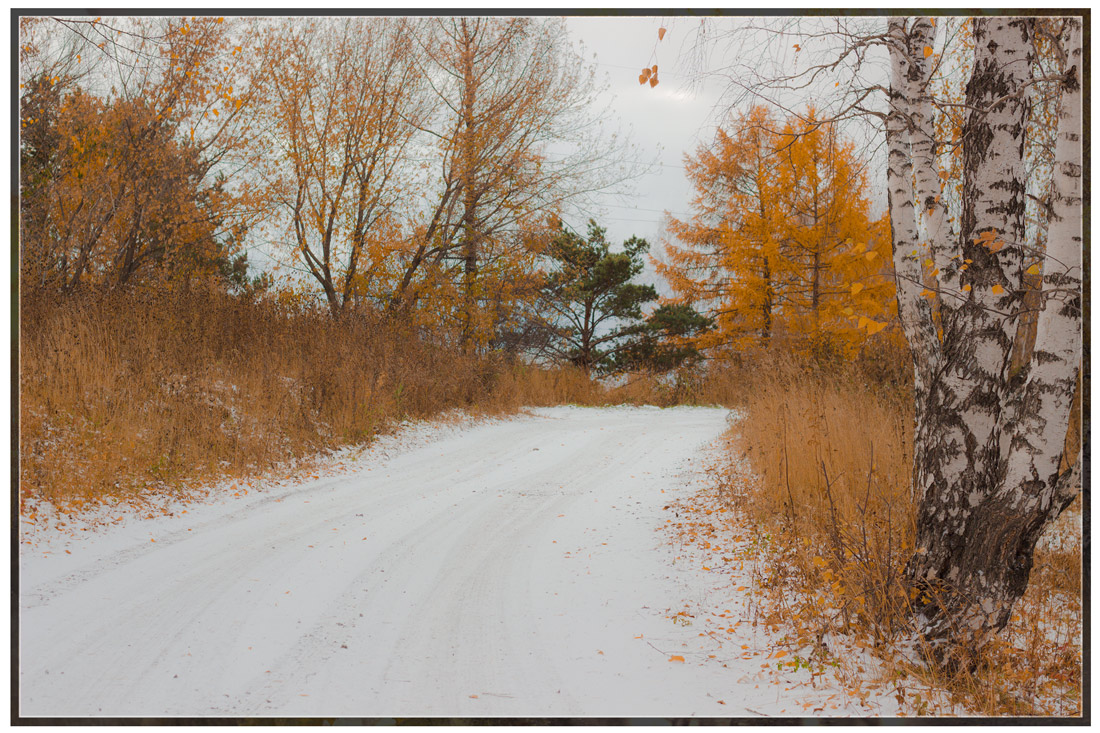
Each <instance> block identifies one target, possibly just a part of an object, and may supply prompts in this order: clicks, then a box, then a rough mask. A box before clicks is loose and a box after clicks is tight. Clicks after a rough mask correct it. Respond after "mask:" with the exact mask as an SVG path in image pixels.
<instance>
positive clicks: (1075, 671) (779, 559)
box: [714, 341, 1084, 717]
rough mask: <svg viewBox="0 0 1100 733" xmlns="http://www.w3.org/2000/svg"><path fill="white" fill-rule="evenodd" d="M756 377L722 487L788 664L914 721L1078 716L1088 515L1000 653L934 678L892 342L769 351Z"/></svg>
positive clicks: (1055, 555)
mask: <svg viewBox="0 0 1100 733" xmlns="http://www.w3.org/2000/svg"><path fill="white" fill-rule="evenodd" d="M752 364H753V367H752V368H751V369H743V370H741V371H740V373H739V374H738V376H737V378H736V379H735V380H733V381H734V383H736V384H737V398H736V404H737V405H738V407H739V409H740V410H741V412H742V419H741V420H740V421H739V422H738V424H737V425H736V426H735V427H734V428H733V429H732V430H731V439H730V443H729V445H730V451H729V454H728V462H727V463H726V465H725V467H724V468H720V469H719V470H718V471H716V472H715V483H714V490H715V491H717V492H718V494H719V496H720V497H721V499H722V500H723V503H724V504H725V506H727V507H729V508H730V509H733V510H734V513H733V515H734V516H736V517H737V519H736V520H734V521H744V520H748V522H749V523H750V525H751V527H752V528H753V543H754V545H755V547H756V548H757V551H758V557H759V560H760V562H759V564H758V565H757V568H756V571H755V574H754V590H755V591H756V592H757V599H758V604H759V605H758V609H757V610H758V613H759V615H760V617H761V618H764V619H767V620H768V621H769V622H770V623H774V624H775V625H776V628H777V629H778V630H779V631H778V633H777V638H780V639H782V640H783V643H784V644H785V645H786V646H787V648H788V649H789V652H790V653H791V654H793V655H795V656H797V657H799V658H802V659H805V660H807V663H808V664H810V665H813V666H816V667H819V668H824V667H836V668H837V670H838V672H839V674H840V675H841V678H842V679H844V680H846V688H847V690H848V694H850V695H852V696H854V697H857V698H858V697H859V696H861V695H867V694H869V693H870V692H871V691H872V690H889V691H891V692H892V694H893V695H895V696H896V697H897V698H898V700H899V703H900V704H901V709H902V710H903V711H904V712H905V713H906V714H909V715H925V716H929V715H983V716H1001V715H1012V716H1058V717H1062V716H1075V715H1080V714H1081V711H1082V698H1081V695H1082V673H1083V666H1082V662H1083V659H1082V650H1083V647H1082V637H1081V630H1082V623H1083V618H1084V617H1083V608H1082V594H1081V581H1082V575H1081V562H1082V557H1081V552H1082V544H1081V538H1082V529H1081V520H1082V517H1081V509H1080V502H1078V503H1077V505H1075V506H1074V507H1072V508H1071V509H1070V510H1069V511H1067V512H1066V513H1065V514H1064V515H1063V516H1062V517H1061V518H1060V519H1059V521H1058V523H1056V524H1055V525H1054V526H1052V527H1051V528H1050V530H1048V532H1047V534H1046V535H1045V536H1044V539H1043V541H1042V542H1041V544H1040V545H1039V548H1038V549H1037V551H1036V557H1035V566H1034V568H1033V570H1032V573H1031V578H1030V582H1029V584H1028V589H1027V592H1026V593H1025V594H1024V597H1023V598H1022V599H1021V600H1020V602H1019V603H1018V604H1017V606H1016V608H1015V609H1014V611H1013V615H1012V618H1011V620H1010V622H1009V624H1008V626H1007V627H1006V628H1005V630H1004V631H1003V632H1002V633H1001V634H1000V635H999V636H998V638H997V640H996V642H995V643H993V644H991V645H990V646H988V647H986V648H984V649H982V650H980V651H979V652H978V653H976V654H975V655H974V657H973V658H972V660H971V662H972V664H971V665H970V666H968V667H966V668H964V669H962V670H959V671H956V672H953V673H952V672H946V671H944V670H939V669H936V668H930V667H928V666H927V665H925V664H923V663H922V662H921V660H922V655H921V650H920V648H919V645H915V644H914V642H913V638H914V635H913V629H912V626H911V619H912V617H913V607H914V605H916V603H917V602H918V601H919V599H918V598H916V597H915V594H914V591H913V590H912V588H911V587H910V586H909V584H907V583H906V579H905V569H906V563H907V562H908V560H909V558H910V557H911V556H912V555H913V549H914V548H913V541H914V536H915V522H916V516H917V501H916V497H914V496H913V495H912V494H911V493H910V488H909V486H910V480H909V472H910V471H911V470H912V469H911V466H912V425H913V420H914V415H913V403H912V397H911V394H912V392H911V386H910V384H909V381H910V379H911V377H910V376H909V370H908V368H907V367H908V364H909V356H908V354H907V353H906V352H905V351H904V350H903V347H901V346H900V345H899V344H898V343H897V342H896V341H895V342H893V343H890V342H888V341H883V342H880V344H879V345H878V348H877V349H874V350H873V351H869V352H868V353H867V354H865V355H861V358H859V359H856V360H855V361H847V360H838V359H830V358H827V357H826V358H807V357H805V356H798V355H795V354H792V353H790V352H787V353H783V352H778V351H774V350H773V351H772V352H769V353H761V354H758V355H756V357H755V358H754V359H753V360H752Z"/></svg>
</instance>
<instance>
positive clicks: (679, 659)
mask: <svg viewBox="0 0 1100 733" xmlns="http://www.w3.org/2000/svg"><path fill="white" fill-rule="evenodd" d="M668 661H670V662H682V661H684V658H683V657H681V656H680V655H679V654H673V655H672V656H671V657H669V658H668Z"/></svg>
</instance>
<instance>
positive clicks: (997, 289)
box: [991, 284, 1005, 295]
mask: <svg viewBox="0 0 1100 733" xmlns="http://www.w3.org/2000/svg"><path fill="white" fill-rule="evenodd" d="M991 291H992V292H993V294H994V295H1000V294H1001V293H1003V292H1004V291H1005V289H1004V288H1002V287H1001V286H1000V284H997V285H994V286H993V287H992V288H991Z"/></svg>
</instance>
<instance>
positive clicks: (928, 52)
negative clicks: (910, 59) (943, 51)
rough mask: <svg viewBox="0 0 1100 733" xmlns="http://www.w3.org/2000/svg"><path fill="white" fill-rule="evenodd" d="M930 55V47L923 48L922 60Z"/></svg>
mask: <svg viewBox="0 0 1100 733" xmlns="http://www.w3.org/2000/svg"><path fill="white" fill-rule="evenodd" d="M931 55H932V47H931V46H925V47H924V58H928V57H929V56H931Z"/></svg>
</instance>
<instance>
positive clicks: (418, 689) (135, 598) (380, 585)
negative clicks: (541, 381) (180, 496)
mask: <svg viewBox="0 0 1100 733" xmlns="http://www.w3.org/2000/svg"><path fill="white" fill-rule="evenodd" d="M727 415H728V413H727V411H725V410H719V409H703V408H675V409H668V410H658V409H656V408H609V409H583V408H552V409H543V410H536V411H534V413H533V414H531V415H526V416H521V417H518V418H514V419H509V420H497V421H487V422H481V423H478V424H475V425H472V426H466V427H455V426H450V427H447V426H443V427H438V426H437V427H435V428H431V430H429V431H428V432H429V433H430V434H428V435H426V436H425V435H420V436H419V437H418V438H417V439H416V440H412V441H411V443H410V441H408V440H406V441H405V444H404V445H403V446H401V445H399V444H400V441H394V440H390V441H389V442H388V445H389V446H390V447H389V449H388V450H386V449H385V446H386V445H387V441H382V444H381V445H379V446H376V447H375V448H372V449H371V450H369V451H368V452H367V453H366V454H364V455H362V456H360V457H359V458H356V459H355V460H349V461H348V464H349V465H347V466H345V470H344V471H343V472H342V473H341V474H339V475H329V476H325V475H321V476H319V477H318V478H316V479H312V478H311V479H310V480H309V481H308V482H306V483H290V482H287V483H281V484H272V485H268V486H265V487H264V488H263V489H262V490H259V491H255V490H254V491H251V492H250V493H248V494H247V495H245V496H241V497H233V496H230V497H229V498H222V499H220V500H218V501H217V502H211V503H207V504H203V505H195V504H192V505H189V506H187V507H186V511H183V510H182V509H181V510H179V511H175V512H174V516H163V517H155V518H139V517H133V518H128V519H127V520H126V521H124V522H122V523H120V524H118V525H117V526H113V527H109V528H107V529H104V530H100V531H96V532H84V533H79V532H74V533H72V534H63V533H62V534H56V536H55V535H48V534H40V535H38V536H36V537H34V542H33V544H26V545H24V546H23V548H22V549H21V552H20V579H19V580H20V598H19V606H20V612H19V653H20V658H19V664H20V672H19V683H20V686H19V700H20V708H19V713H20V715H22V716H27V717H34V716H49V717H54V716H86V715H94V716H223V715H229V716H269V715H270V716H294V717H297V716H326V717H327V716H341V717H391V716H396V717H418V716H448V717H452V716H453V717H459V716H460V717H480V716H562V717H565V716H617V717H620V716H621V717H638V716H688V715H701V716H716V717H728V716H731V715H734V716H738V715H753V714H776V713H778V712H779V706H780V704H783V705H784V707H786V704H787V703H786V701H781V699H780V695H779V693H778V692H777V691H776V689H774V688H775V686H774V685H772V684H769V683H767V682H765V681H763V680H762V679H761V678H760V677H759V676H757V677H753V676H749V675H747V674H746V672H745V670H744V669H741V670H740V671H738V669H736V668H734V667H735V665H734V664H733V659H734V657H733V656H732V654H733V652H730V651H729V650H728V649H723V648H718V647H716V644H715V641H714V640H713V639H711V638H710V637H709V636H707V635H705V634H703V633H702V632H701V631H700V630H699V628H697V627H693V626H690V625H687V624H683V623H674V621H676V618H675V617H672V616H671V614H674V613H675V612H676V610H678V609H681V608H683V607H684V604H685V599H686V598H688V597H689V596H692V595H695V596H700V595H706V594H707V593H710V592H711V590H710V589H711V588H713V586H714V578H713V577H712V576H709V575H708V574H705V573H703V574H700V572H699V571H698V569H697V568H692V567H685V566H684V565H683V563H680V564H677V563H675V562H674V560H675V559H676V558H675V557H674V556H675V554H676V548H675V547H670V545H669V543H668V540H667V537H666V535H665V534H663V533H662V532H661V531H659V530H660V528H661V527H662V525H663V524H665V522H666V519H667V518H668V517H667V515H668V514H670V513H671V512H670V511H668V510H667V509H666V507H668V505H669V503H670V502H671V501H672V500H673V499H674V498H677V497H682V496H684V495H687V494H690V493H691V492H692V491H693V490H694V489H693V486H692V483H693V482H694V481H698V479H699V477H698V475H697V474H698V463H699V458H700V451H702V450H703V448H704V447H705V446H706V445H707V444H708V443H710V442H712V441H714V440H715V439H716V438H717V437H718V436H719V435H720V434H721V433H722V431H723V430H724V429H725V428H726V426H727V421H726V418H727ZM432 430H434V431H435V432H431V431H432ZM421 432H422V433H423V430H422V431H421ZM395 446H396V447H395ZM704 586H705V587H704ZM695 600H696V601H697V600H698V598H696V599H695ZM670 618H671V620H670ZM680 620H681V621H683V619H680ZM757 641H759V642H760V643H761V644H762V643H763V640H762V639H758V640H757ZM735 648H736V647H735ZM743 648H745V647H740V648H736V653H737V654H738V655H743V652H742V649H743ZM761 648H763V647H761ZM758 661H760V660H759V659H756V660H753V664H752V667H753V668H756V667H759V666H760V665H757V664H755V662H758ZM727 662H729V664H728V666H727V665H726V663H727ZM757 671H758V672H759V670H757ZM720 701H721V702H720ZM794 713H795V710H790V711H789V712H788V713H787V714H794Z"/></svg>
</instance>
